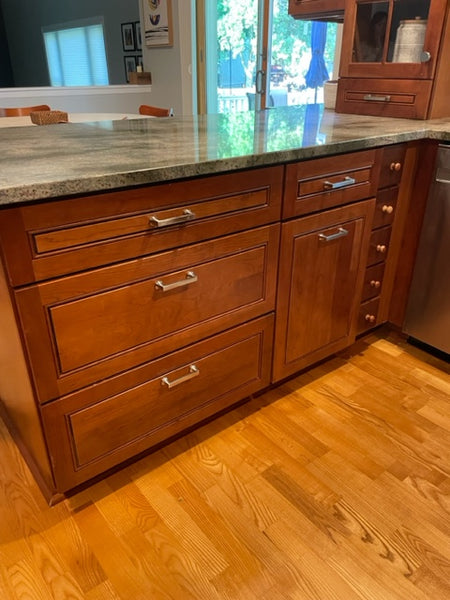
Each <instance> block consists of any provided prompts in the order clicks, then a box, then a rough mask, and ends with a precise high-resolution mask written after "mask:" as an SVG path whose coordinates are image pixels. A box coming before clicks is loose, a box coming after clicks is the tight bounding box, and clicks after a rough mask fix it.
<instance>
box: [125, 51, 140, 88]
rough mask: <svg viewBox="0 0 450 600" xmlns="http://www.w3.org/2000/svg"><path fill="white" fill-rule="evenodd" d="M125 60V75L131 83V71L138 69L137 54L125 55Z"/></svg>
mask: <svg viewBox="0 0 450 600" xmlns="http://www.w3.org/2000/svg"><path fill="white" fill-rule="evenodd" d="M123 60H124V64H125V77H126V80H127V83H130V72H131V73H132V72H134V71H136V66H137V63H136V56H124V57H123Z"/></svg>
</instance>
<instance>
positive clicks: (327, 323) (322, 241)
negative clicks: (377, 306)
mask: <svg viewBox="0 0 450 600" xmlns="http://www.w3.org/2000/svg"><path fill="white" fill-rule="evenodd" d="M374 204H375V200H373V199H372V200H368V201H364V202H359V203H357V204H354V205H351V206H348V207H343V208H340V209H336V210H331V211H328V212H326V213H322V214H320V215H317V217H306V218H304V219H298V220H296V221H291V222H289V223H285V224H284V225H283V227H282V238H281V239H282V244H281V253H280V276H279V298H278V307H277V321H276V337H275V361H274V379H275V380H278V379H281V378H283V377H286V376H287V375H290V374H292V373H294V372H296V371H298V370H299V369H301V368H303V367H305V366H307V365H310V364H312V363H314V362H315V361H317V360H320V359H321V358H324V357H325V356H327V355H330V354H332V353H333V352H335V351H336V350H338V349H341V348H343V347H345V346H347V345H349V344H350V343H351V342H352V341H353V340H354V336H355V328H356V311H357V307H358V304H359V301H360V298H361V290H362V283H363V277H364V268H365V260H366V256H367V248H368V241H369V232H370V226H371V220H372V215H373V209H374Z"/></svg>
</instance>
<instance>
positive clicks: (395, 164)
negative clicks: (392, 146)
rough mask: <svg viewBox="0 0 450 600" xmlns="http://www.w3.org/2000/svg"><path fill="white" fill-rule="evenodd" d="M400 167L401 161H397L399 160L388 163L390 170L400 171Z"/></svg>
mask: <svg viewBox="0 0 450 600" xmlns="http://www.w3.org/2000/svg"><path fill="white" fill-rule="evenodd" d="M401 168H402V163H399V162H392V163H391V164H390V165H389V169H390V170H391V171H400V169H401Z"/></svg>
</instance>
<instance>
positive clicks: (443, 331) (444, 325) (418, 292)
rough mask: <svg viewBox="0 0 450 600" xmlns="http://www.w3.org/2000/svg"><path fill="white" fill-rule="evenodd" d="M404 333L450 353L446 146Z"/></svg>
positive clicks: (449, 151)
mask: <svg viewBox="0 0 450 600" xmlns="http://www.w3.org/2000/svg"><path fill="white" fill-rule="evenodd" d="M404 331H405V332H406V333H407V334H408V335H409V336H410V337H411V338H413V340H418V341H419V342H423V343H424V344H426V345H427V346H431V347H432V348H436V349H437V350H440V351H441V352H444V353H445V354H447V355H448V354H450V145H447V146H446V145H441V146H439V149H438V154H437V161H436V170H435V176H434V181H433V183H432V185H431V188H430V193H429V197H428V201H427V206H426V210H425V215H424V221H423V226H422V232H421V237H420V241H419V247H418V250H417V258H416V264H415V268H414V274H413V280H412V284H411V290H410V293H409V299H408V306H407V310H406V318H405V324H404ZM447 358H448V357H447Z"/></svg>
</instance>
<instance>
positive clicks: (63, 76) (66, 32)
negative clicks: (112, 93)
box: [42, 17, 109, 86]
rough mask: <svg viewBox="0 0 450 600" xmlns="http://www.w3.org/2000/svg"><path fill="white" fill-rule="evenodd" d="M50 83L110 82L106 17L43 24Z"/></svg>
mask: <svg viewBox="0 0 450 600" xmlns="http://www.w3.org/2000/svg"><path fill="white" fill-rule="evenodd" d="M42 33H43V36H44V44H45V51H46V54H47V64H48V71H49V77H50V85H52V86H62V85H68V86H70V85H72V86H74V85H108V84H109V78H108V67H107V62H106V51H105V40H104V35H103V19H102V18H101V17H98V18H95V19H89V20H88V21H86V20H83V21H81V22H79V21H78V22H76V23H70V24H69V23H63V24H60V25H52V26H50V27H45V28H43V31H42Z"/></svg>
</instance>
